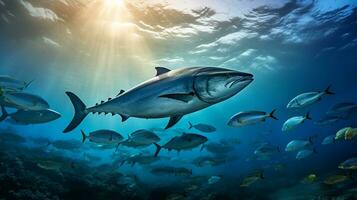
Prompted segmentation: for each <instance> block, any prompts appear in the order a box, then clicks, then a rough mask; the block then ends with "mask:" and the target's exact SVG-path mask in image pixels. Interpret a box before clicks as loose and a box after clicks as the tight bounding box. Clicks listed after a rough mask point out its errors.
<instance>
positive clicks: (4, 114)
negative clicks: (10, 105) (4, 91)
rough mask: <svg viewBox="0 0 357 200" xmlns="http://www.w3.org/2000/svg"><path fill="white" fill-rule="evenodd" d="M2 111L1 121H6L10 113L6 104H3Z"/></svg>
mask: <svg viewBox="0 0 357 200" xmlns="http://www.w3.org/2000/svg"><path fill="white" fill-rule="evenodd" d="M1 113H2V115H1V116H0V122H2V121H4V120H5V119H6V118H7V117H8V116H9V114H8V113H7V111H6V110H5V106H1Z"/></svg>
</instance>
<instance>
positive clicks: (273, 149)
mask: <svg viewBox="0 0 357 200" xmlns="http://www.w3.org/2000/svg"><path fill="white" fill-rule="evenodd" d="M279 152H281V151H280V148H279V146H274V145H272V144H269V143H265V144H262V145H261V146H259V147H258V148H257V149H255V151H254V154H255V155H257V156H271V155H273V154H276V153H279Z"/></svg>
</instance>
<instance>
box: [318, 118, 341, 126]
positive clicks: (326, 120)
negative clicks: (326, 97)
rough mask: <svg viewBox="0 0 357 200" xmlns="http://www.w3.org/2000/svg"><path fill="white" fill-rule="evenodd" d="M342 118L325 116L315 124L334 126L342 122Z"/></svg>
mask: <svg viewBox="0 0 357 200" xmlns="http://www.w3.org/2000/svg"><path fill="white" fill-rule="evenodd" d="M340 119H341V118H340V117H338V116H325V117H323V118H321V119H319V120H318V121H316V122H314V123H315V124H316V125H320V126H322V125H328V124H333V123H336V122H338V121H339V120H340Z"/></svg>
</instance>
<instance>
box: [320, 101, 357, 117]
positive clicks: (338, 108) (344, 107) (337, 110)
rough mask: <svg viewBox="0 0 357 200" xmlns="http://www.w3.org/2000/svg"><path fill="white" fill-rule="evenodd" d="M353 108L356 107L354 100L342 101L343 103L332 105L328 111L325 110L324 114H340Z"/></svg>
mask: <svg viewBox="0 0 357 200" xmlns="http://www.w3.org/2000/svg"><path fill="white" fill-rule="evenodd" d="M354 108H357V104H356V103H354V102H343V103H338V104H336V105H334V106H332V107H331V108H330V109H329V111H327V113H326V114H328V115H336V114H341V113H345V112H348V111H350V110H352V109H354Z"/></svg>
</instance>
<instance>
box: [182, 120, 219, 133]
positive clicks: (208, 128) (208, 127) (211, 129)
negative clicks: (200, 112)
mask: <svg viewBox="0 0 357 200" xmlns="http://www.w3.org/2000/svg"><path fill="white" fill-rule="evenodd" d="M188 124H189V125H190V126H189V127H188V129H191V128H195V129H197V130H199V131H201V132H205V133H211V132H215V131H216V128H215V127H213V126H211V125H208V124H194V125H193V124H192V123H191V122H188Z"/></svg>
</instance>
